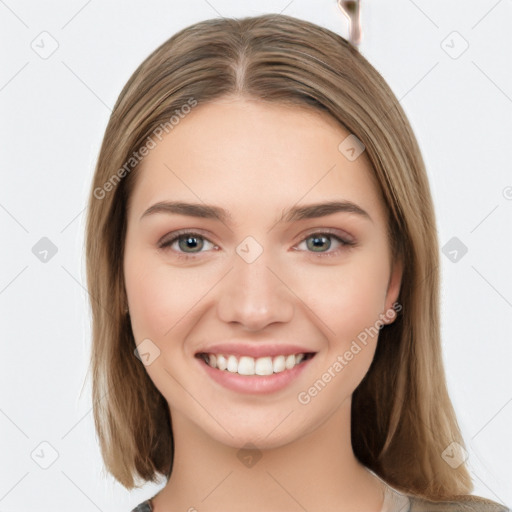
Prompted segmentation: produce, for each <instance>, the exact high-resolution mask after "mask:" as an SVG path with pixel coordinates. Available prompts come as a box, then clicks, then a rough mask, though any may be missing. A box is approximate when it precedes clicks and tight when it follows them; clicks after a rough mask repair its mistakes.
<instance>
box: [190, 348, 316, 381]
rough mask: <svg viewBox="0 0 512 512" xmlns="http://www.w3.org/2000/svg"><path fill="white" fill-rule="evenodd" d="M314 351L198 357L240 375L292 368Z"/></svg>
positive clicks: (269, 373) (262, 373)
mask: <svg viewBox="0 0 512 512" xmlns="http://www.w3.org/2000/svg"><path fill="white" fill-rule="evenodd" d="M313 355H314V353H313V352H308V353H303V354H290V355H287V356H285V355H279V356H275V357H270V356H267V357H258V358H257V359H256V358H254V357H250V356H240V357H237V356H234V355H223V354H205V353H201V354H198V357H200V358H202V359H203V361H204V362H205V363H206V364H207V365H208V366H210V367H211V368H217V369H218V370H223V371H228V372H231V373H238V375H262V376H263V375H272V374H274V373H280V372H283V371H285V370H291V369H292V368H294V367H295V366H297V365H299V364H300V363H301V362H302V361H305V360H308V359H310V358H311V357H313Z"/></svg>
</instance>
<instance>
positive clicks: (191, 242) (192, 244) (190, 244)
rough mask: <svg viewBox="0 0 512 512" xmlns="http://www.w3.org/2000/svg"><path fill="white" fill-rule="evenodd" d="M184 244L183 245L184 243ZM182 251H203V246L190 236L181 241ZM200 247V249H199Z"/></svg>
mask: <svg viewBox="0 0 512 512" xmlns="http://www.w3.org/2000/svg"><path fill="white" fill-rule="evenodd" d="M182 242H183V243H182ZM179 245H180V249H181V250H185V251H186V250H187V249H197V248H199V249H201V244H200V243H198V238H197V237H195V236H188V237H186V238H182V239H181V240H180V241H179ZM198 245H199V247H197V246H198Z"/></svg>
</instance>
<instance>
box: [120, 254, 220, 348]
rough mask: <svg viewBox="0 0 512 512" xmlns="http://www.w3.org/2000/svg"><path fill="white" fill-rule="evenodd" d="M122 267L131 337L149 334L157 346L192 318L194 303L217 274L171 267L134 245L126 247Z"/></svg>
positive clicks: (192, 319) (192, 320) (203, 293)
mask: <svg viewBox="0 0 512 512" xmlns="http://www.w3.org/2000/svg"><path fill="white" fill-rule="evenodd" d="M124 271H125V284H126V293H127V295H128V298H129V303H130V317H131V320H132V329H133V333H134V336H135V339H136V341H139V340H141V339H144V338H150V339H152V340H154V341H155V343H157V344H158V345H161V348H162V346H163V347H165V346H167V345H166V344H165V343H164V340H165V339H166V338H168V337H169V336H172V334H171V333H175V332H178V331H179V330H180V327H184V326H186V325H189V324H190V322H194V321H195V320H196V318H195V314H196V311H199V310H200V308H199V307H197V306H199V304H200V302H201V299H202V298H204V297H205V296H206V295H207V293H208V291H209V290H210V289H211V288H212V285H213V284H214V283H215V282H216V280H218V275H219V271H218V270H217V271H216V270H215V269H212V270H211V271H210V272H208V274H207V275H205V273H204V272H200V271H198V269H197V268H196V269H194V268H189V269H183V268H181V269H180V268H176V267H172V266H170V265H166V264H165V263H164V262H163V261H162V257H161V256H160V255H158V254H156V253H148V252H147V251H143V250H140V251H137V250H136V249H135V250H131V251H127V253H126V257H125V267H124ZM215 272H217V273H215ZM194 306H196V307H194ZM160 341H161V343H160Z"/></svg>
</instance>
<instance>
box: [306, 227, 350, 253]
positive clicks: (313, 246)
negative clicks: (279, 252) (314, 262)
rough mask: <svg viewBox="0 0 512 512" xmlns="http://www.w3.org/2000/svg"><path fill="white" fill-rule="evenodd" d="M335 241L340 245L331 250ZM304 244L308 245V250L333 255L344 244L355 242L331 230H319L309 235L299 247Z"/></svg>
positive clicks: (348, 244)
mask: <svg viewBox="0 0 512 512" xmlns="http://www.w3.org/2000/svg"><path fill="white" fill-rule="evenodd" d="M333 241H334V242H335V244H338V245H337V247H335V248H334V250H330V249H331V248H332V245H333ZM304 244H305V246H306V250H307V251H309V252H314V253H318V254H320V255H324V254H325V255H329V256H331V255H333V254H337V253H338V252H339V250H340V249H341V248H343V247H344V246H353V245H355V242H353V241H352V240H347V239H344V238H341V237H339V236H337V235H335V234H333V233H330V232H318V233H312V234H311V235H309V236H307V237H306V238H305V239H304V240H303V241H302V242H301V243H300V244H299V245H298V246H297V247H298V248H300V247H301V246H303V245H304Z"/></svg>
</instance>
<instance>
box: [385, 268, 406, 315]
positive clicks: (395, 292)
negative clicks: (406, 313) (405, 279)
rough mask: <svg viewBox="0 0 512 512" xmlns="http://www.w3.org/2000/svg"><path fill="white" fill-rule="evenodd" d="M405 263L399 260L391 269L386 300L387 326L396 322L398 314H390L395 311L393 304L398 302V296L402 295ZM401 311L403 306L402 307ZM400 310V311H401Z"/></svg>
mask: <svg viewBox="0 0 512 512" xmlns="http://www.w3.org/2000/svg"><path fill="white" fill-rule="evenodd" d="M403 270H404V266H403V262H402V260H401V259H397V260H395V261H394V262H393V265H392V268H391V274H390V276H389V282H388V289H387V291H386V299H385V309H384V315H385V316H386V318H387V320H386V324H391V323H393V322H394V321H395V318H396V313H395V314H394V315H392V316H391V315H390V314H389V313H388V312H390V311H395V308H394V307H393V304H394V303H395V302H396V301H397V300H398V296H399V294H400V287H401V285H402V275H403ZM400 309H401V306H400ZM400 309H398V311H400Z"/></svg>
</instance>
